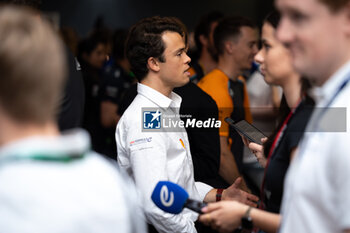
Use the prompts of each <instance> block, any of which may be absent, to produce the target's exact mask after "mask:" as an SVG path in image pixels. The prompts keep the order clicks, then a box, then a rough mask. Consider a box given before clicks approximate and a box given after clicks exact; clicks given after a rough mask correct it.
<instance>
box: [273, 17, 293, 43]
mask: <svg viewBox="0 0 350 233" xmlns="http://www.w3.org/2000/svg"><path fill="white" fill-rule="evenodd" d="M293 37H294V30H293V27H292V25H291V23H290V21H289V20H288V19H287V18H286V17H283V16H282V18H281V20H280V22H279V24H278V27H277V39H278V40H280V41H281V42H282V43H283V44H285V45H286V46H288V44H289V43H290V42H291V41H292V40H293Z"/></svg>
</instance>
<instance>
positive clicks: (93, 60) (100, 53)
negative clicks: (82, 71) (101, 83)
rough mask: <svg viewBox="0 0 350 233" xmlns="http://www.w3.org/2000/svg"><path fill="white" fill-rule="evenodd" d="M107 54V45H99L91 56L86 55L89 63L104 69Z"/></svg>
mask: <svg viewBox="0 0 350 233" xmlns="http://www.w3.org/2000/svg"><path fill="white" fill-rule="evenodd" d="M106 58H107V52H106V45H104V44H102V43H99V44H98V45H97V46H96V48H95V49H94V50H92V52H91V53H90V54H89V55H86V59H87V62H88V63H89V64H90V65H91V66H93V67H95V68H98V69H100V68H102V66H103V63H104V62H105V61H106Z"/></svg>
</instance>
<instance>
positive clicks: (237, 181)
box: [232, 177, 242, 188]
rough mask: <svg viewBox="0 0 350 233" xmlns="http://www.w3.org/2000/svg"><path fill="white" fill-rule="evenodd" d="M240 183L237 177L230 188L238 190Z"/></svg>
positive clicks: (239, 178)
mask: <svg viewBox="0 0 350 233" xmlns="http://www.w3.org/2000/svg"><path fill="white" fill-rule="evenodd" d="M241 183H242V177H238V178H237V179H236V180H235V182H234V183H233V185H232V186H233V187H235V188H239V187H240V186H241Z"/></svg>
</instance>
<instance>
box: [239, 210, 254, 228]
mask: <svg viewBox="0 0 350 233" xmlns="http://www.w3.org/2000/svg"><path fill="white" fill-rule="evenodd" d="M251 210H252V207H251V206H250V207H249V208H248V209H247V211H246V212H245V214H244V216H243V217H242V219H241V222H242V223H241V224H242V229H243V230H246V231H249V232H250V231H251V230H253V227H254V226H253V220H252V218H251V217H250V211H251Z"/></svg>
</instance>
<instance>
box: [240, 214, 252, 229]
mask: <svg viewBox="0 0 350 233" xmlns="http://www.w3.org/2000/svg"><path fill="white" fill-rule="evenodd" d="M242 228H243V229H246V230H253V221H252V218H251V217H243V218H242Z"/></svg>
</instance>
